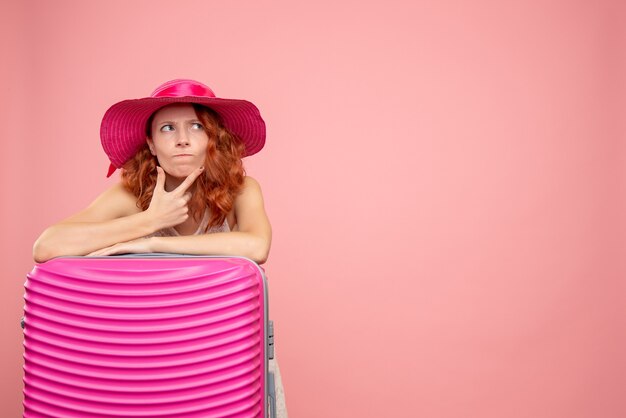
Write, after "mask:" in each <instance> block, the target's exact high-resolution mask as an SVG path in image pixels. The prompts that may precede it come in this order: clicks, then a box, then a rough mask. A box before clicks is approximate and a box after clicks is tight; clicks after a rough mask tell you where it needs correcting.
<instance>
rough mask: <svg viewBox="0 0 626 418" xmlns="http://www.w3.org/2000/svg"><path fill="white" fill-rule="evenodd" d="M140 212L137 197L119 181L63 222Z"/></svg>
mask: <svg viewBox="0 0 626 418" xmlns="http://www.w3.org/2000/svg"><path fill="white" fill-rule="evenodd" d="M138 212H141V209H139V208H138V207H137V198H136V197H135V196H134V195H133V194H132V193H131V192H129V191H128V190H126V189H125V188H124V186H123V185H122V183H121V182H119V183H116V184H114V185H113V186H111V187H109V188H108V189H107V190H105V191H104V192H102V193H101V194H100V195H99V196H98V197H97V198H96V199H95V200H94V201H93V202H91V204H90V205H89V206H87V207H86V208H85V209H83V210H82V211H80V212H78V213H76V214H74V215H72V216H70V217H69V218H67V219H64V220H63V221H61V223H63V222H100V221H107V220H111V219H116V218H121V217H123V216H129V215H132V214H135V213H138Z"/></svg>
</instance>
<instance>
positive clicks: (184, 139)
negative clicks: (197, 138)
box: [176, 130, 189, 146]
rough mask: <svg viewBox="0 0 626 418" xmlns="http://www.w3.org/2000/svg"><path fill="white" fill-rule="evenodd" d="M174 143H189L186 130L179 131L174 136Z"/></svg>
mask: <svg viewBox="0 0 626 418" xmlns="http://www.w3.org/2000/svg"><path fill="white" fill-rule="evenodd" d="M176 145H181V146H182V145H189V136H188V135H187V132H185V131H184V130H182V131H179V134H178V137H177V138H176Z"/></svg>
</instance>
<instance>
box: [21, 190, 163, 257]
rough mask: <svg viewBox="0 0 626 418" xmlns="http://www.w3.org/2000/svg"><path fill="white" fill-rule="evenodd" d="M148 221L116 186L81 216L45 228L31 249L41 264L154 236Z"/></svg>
mask: <svg viewBox="0 0 626 418" xmlns="http://www.w3.org/2000/svg"><path fill="white" fill-rule="evenodd" d="M152 223H153V222H152V221H151V219H150V217H149V216H147V214H146V213H145V212H142V211H141V210H140V209H139V208H137V206H136V199H135V198H134V196H133V195H132V194H131V193H130V192H128V191H126V190H124V188H123V186H122V185H121V184H120V183H118V184H116V185H114V186H112V187H111V188H109V189H108V190H106V191H105V192H104V193H102V194H101V195H100V196H98V198H97V199H96V200H94V201H93V203H91V205H89V207H87V208H86V209H84V210H82V211H81V212H79V213H77V214H75V215H73V216H70V217H69V218H67V219H65V220H63V221H61V222H58V223H56V224H55V225H52V226H50V227H49V228H47V229H46V230H45V231H44V232H43V233H42V234H41V235H40V236H39V238H38V239H37V241H36V242H35V245H34V246H33V258H34V259H35V261H36V262H38V263H42V262H44V261H47V260H49V259H51V258H53V257H58V256H62V255H85V254H88V253H89V252H91V251H94V250H97V249H100V248H103V247H106V246H109V245H111V244H115V243H116V242H120V241H128V240H131V239H135V238H138V237H142V236H145V235H148V234H150V233H152V232H154V227H153V225H152Z"/></svg>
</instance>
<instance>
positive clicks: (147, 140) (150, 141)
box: [146, 137, 156, 155]
mask: <svg viewBox="0 0 626 418" xmlns="http://www.w3.org/2000/svg"><path fill="white" fill-rule="evenodd" d="M146 143H147V144H148V148H150V153H151V154H152V155H156V152H155V151H154V141H152V139H150V138H148V137H146Z"/></svg>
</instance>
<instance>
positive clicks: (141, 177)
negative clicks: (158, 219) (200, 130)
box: [121, 103, 245, 233]
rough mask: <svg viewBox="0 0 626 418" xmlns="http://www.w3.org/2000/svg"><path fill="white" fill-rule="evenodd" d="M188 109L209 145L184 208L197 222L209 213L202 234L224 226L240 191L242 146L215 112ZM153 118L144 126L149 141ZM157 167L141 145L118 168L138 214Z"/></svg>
mask: <svg viewBox="0 0 626 418" xmlns="http://www.w3.org/2000/svg"><path fill="white" fill-rule="evenodd" d="M192 105H193V108H194V110H195V112H196V115H197V116H198V119H199V120H200V122H202V126H204V130H205V131H206V133H207V135H208V137H209V142H208V145H207V151H206V156H205V159H204V171H203V173H202V174H200V176H199V177H198V178H197V179H196V181H195V182H194V183H193V185H191V187H190V188H189V191H190V192H191V195H192V197H191V199H190V200H189V203H188V205H189V212H190V213H191V216H193V218H194V219H195V220H196V221H198V222H200V220H201V219H202V216H203V214H204V211H205V209H206V208H208V209H209V215H210V217H209V223H208V225H207V227H206V229H205V231H204V232H205V233H206V232H207V231H208V230H209V228H210V227H212V226H218V225H221V224H222V223H223V222H224V219H226V216H227V215H228V213H229V212H230V211H231V210H232V209H233V205H234V203H235V198H236V197H237V195H238V194H239V192H240V191H241V188H242V187H243V180H244V176H245V170H244V168H243V163H242V161H241V158H242V157H243V155H244V152H245V146H244V144H243V143H242V141H241V140H240V139H239V138H238V137H237V136H236V135H235V134H233V133H232V132H230V131H229V130H228V129H227V128H226V127H224V124H223V123H222V120H221V118H220V116H219V114H218V113H217V112H215V111H214V110H212V109H210V108H208V107H205V106H202V105H198V104H195V103H192ZM155 113H156V112H155ZM153 116H154V113H153V114H152V116H150V118H149V119H148V122H147V123H146V135H147V136H148V137H149V138H151V137H152V132H151V126H152V118H153ZM157 163H158V162H157V158H156V156H153V155H152V154H151V153H150V149H149V148H148V144H144V145H143V146H142V147H141V148H140V149H139V151H137V152H136V153H135V155H134V156H133V158H131V159H130V160H129V161H127V162H126V163H125V164H124V166H123V167H122V176H121V179H122V184H123V185H124V188H126V190H128V191H129V192H131V193H132V194H133V195H135V196H136V197H137V207H138V208H140V209H141V210H146V209H148V207H149V206H150V201H151V200H152V192H153V191H154V187H155V185H156V178H157V171H156V166H157Z"/></svg>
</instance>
